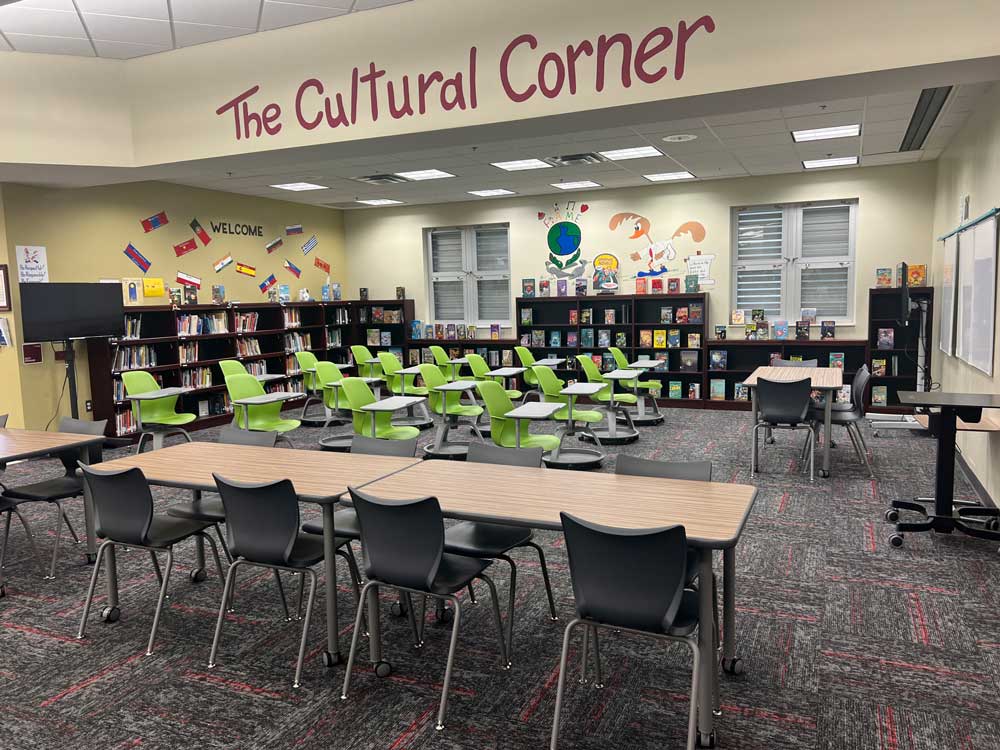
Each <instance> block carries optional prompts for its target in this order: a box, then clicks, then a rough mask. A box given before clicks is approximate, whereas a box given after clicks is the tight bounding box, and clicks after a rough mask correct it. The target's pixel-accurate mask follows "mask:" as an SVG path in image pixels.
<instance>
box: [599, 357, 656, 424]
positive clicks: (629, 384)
mask: <svg viewBox="0 0 1000 750" xmlns="http://www.w3.org/2000/svg"><path fill="white" fill-rule="evenodd" d="M608 351H609V352H611V356H612V357H614V358H615V364H616V365H617V366H618V368H619V369H621V370H627V369H629V366H628V364H629V363H628V357H626V356H625V353H624V352H623V351H622V350H621V349H619V348H618V347H617V346H610V347H608ZM621 384H622V388H631V389H632V390H633V392H634V391H635V390H636V388H639V390H640V391H648V392H649V397H650V399H651V400H652V402H653V413H652V414H651V415H647V414H646V397H645V394H643V393H640V394H639V398H638V407H637V409H638V410H637V412H636V415H634V416H633V420H635V421H637V422H638V423H639V424H658V423H659V422H662V421H663V414H662V413H661V412H660V406H659V404H657V403H656V397H657V395H658V394H659V393H660V391H662V390H663V383H661V382H660V381H659V380H639V378H636V379H635V380H623V381H621ZM633 395H634V393H633Z"/></svg>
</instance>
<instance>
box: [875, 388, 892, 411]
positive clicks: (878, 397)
mask: <svg viewBox="0 0 1000 750" xmlns="http://www.w3.org/2000/svg"><path fill="white" fill-rule="evenodd" d="M888 405H889V387H888V386H885V385H873V386H872V406H888Z"/></svg>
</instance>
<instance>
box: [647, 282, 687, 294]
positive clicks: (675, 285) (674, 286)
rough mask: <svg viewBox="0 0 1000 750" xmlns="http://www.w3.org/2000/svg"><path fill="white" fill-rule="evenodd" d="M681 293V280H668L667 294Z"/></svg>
mask: <svg viewBox="0 0 1000 750" xmlns="http://www.w3.org/2000/svg"><path fill="white" fill-rule="evenodd" d="M654 281H659V282H660V283H661V284H662V283H663V280H662V279H654ZM680 293H681V280H680V279H667V294H680Z"/></svg>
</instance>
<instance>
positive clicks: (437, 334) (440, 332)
mask: <svg viewBox="0 0 1000 750" xmlns="http://www.w3.org/2000/svg"><path fill="white" fill-rule="evenodd" d="M434 338H436V339H438V340H441V339H443V338H444V323H435V324H434Z"/></svg>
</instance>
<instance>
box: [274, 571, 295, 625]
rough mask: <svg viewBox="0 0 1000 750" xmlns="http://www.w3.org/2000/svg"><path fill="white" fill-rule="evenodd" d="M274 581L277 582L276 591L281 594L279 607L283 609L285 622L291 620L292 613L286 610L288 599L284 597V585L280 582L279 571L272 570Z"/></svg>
mask: <svg viewBox="0 0 1000 750" xmlns="http://www.w3.org/2000/svg"><path fill="white" fill-rule="evenodd" d="M274 582H275V583H276V584H278V593H279V594H280V595H281V608H282V609H284V610H285V622H291V621H292V615H291V614H290V613H289V611H288V600H287V599H286V598H285V586H284V584H282V582H281V573H279V572H278V571H277V570H275V571H274Z"/></svg>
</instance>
